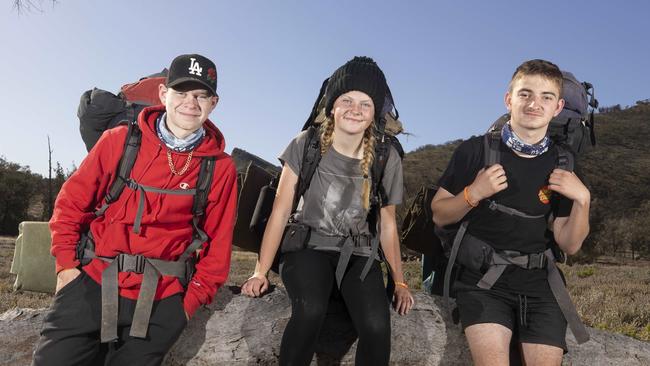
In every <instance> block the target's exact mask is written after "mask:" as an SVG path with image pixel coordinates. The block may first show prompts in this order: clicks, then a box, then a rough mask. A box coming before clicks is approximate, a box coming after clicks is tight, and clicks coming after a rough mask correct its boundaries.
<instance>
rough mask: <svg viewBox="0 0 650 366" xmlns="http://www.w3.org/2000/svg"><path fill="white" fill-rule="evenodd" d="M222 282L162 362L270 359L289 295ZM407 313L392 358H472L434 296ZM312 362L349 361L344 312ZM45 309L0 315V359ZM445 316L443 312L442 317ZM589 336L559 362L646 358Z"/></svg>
mask: <svg viewBox="0 0 650 366" xmlns="http://www.w3.org/2000/svg"><path fill="white" fill-rule="evenodd" d="M237 292H238V291H237V288H223V289H222V290H220V291H219V294H218V295H217V297H216V299H215V301H214V303H213V304H211V305H210V306H208V307H206V308H204V309H201V310H199V311H198V312H197V313H196V315H195V317H194V318H193V319H192V320H191V321H190V323H189V324H188V327H187V329H186V330H185V332H184V333H183V335H182V336H181V338H180V339H179V341H178V342H177V343H176V345H175V346H174V347H173V349H172V350H171V352H170V353H169V355H168V357H167V359H166V360H165V365H168V366H169V365H188V366H190V365H197V366H198V365H250V364H259V365H275V364H277V356H278V353H279V347H280V339H281V337H282V331H283V329H284V327H285V325H286V323H287V321H288V319H289V316H290V308H289V300H288V299H287V297H286V293H285V292H284V290H281V289H277V288H276V289H275V290H274V291H273V292H271V293H269V294H267V295H266V296H264V297H262V298H260V299H250V298H247V297H244V296H241V295H238V294H237ZM415 299H416V306H415V307H414V309H413V311H412V312H411V313H409V315H407V316H399V315H397V314H395V313H394V312H393V313H392V345H391V363H392V364H394V365H467V364H471V357H470V355H469V351H468V349H467V344H466V342H465V339H464V337H463V335H462V333H461V331H460V328H459V327H458V326H456V325H454V324H453V323H451V322H449V320H448V317H447V316H446V315H445V314H443V312H441V310H440V299H439V298H433V297H430V296H427V295H425V294H423V293H417V294H415ZM334 307H335V309H333V310H332V314H330V315H328V320H327V321H326V324H325V329H324V330H323V332H322V336H321V340H320V344H319V346H318V352H317V355H316V357H315V359H314V362H313V363H312V364H315V365H353V364H354V353H355V349H356V348H355V347H356V343H355V333H354V330H353V329H352V328H351V327H350V325H349V322H348V319H346V316H345V315H344V314H345V313H344V312H342V311H340V310H341V309H340V308H339V306H334ZM45 311H46V309H38V310H33V309H13V310H10V311H7V312H5V313H4V314H1V315H0V365H28V364H29V362H30V359H31V353H32V350H33V347H34V344H35V342H36V340H37V338H38V331H39V329H40V326H41V322H42V321H43V316H44V314H45ZM443 315H444V316H443ZM589 333H590V334H591V338H592V340H591V341H589V342H587V343H585V344H583V345H581V346H577V345H576V343H575V339H574V338H573V336H571V335H570V334H569V335H567V340H568V343H569V354H568V355H567V356H566V357H565V359H564V364H566V365H650V344H649V343H645V342H641V341H638V340H635V339H632V338H629V337H626V336H622V335H618V334H612V333H609V332H605V331H599V330H595V329H589Z"/></svg>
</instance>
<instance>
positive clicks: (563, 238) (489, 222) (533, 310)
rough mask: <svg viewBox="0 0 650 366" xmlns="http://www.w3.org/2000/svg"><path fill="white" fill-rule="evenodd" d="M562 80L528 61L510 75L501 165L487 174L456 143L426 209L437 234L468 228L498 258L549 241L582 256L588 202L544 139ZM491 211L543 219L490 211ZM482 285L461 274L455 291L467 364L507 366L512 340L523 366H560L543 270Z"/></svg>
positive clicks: (479, 160) (471, 145) (560, 348)
mask: <svg viewBox="0 0 650 366" xmlns="http://www.w3.org/2000/svg"><path fill="white" fill-rule="evenodd" d="M562 80H563V79H562V73H561V72H560V70H559V68H558V67H557V66H556V65H554V64H552V63H550V62H548V61H544V60H531V61H526V62H524V63H523V64H521V65H520V66H519V67H518V68H517V70H516V71H515V73H514V75H513V77H512V80H511V81H510V85H509V88H508V91H507V93H506V95H505V104H506V107H507V108H508V111H509V112H510V115H511V119H510V121H509V122H508V124H506V125H505V126H504V127H503V130H502V134H501V137H502V142H501V146H500V150H501V153H500V163H497V164H494V165H492V166H489V167H484V162H485V158H484V154H485V152H484V146H483V145H484V141H485V140H484V138H483V137H482V136H480V137H474V138H471V139H469V140H467V141H465V142H464V143H462V144H461V145H460V146H459V147H458V148H457V149H456V151H455V152H454V155H453V157H452V159H451V161H450V163H449V165H448V167H447V169H446V171H445V173H444V174H443V176H442V178H441V179H440V182H439V186H440V189H439V190H438V192H437V194H436V195H435V197H434V198H433V201H432V203H431V208H432V210H433V221H434V222H435V224H436V225H438V226H445V225H450V224H454V223H457V222H460V221H464V220H469V225H468V228H467V232H468V233H469V234H471V235H472V236H474V237H476V238H479V239H481V240H483V241H484V242H486V243H489V244H490V245H491V246H492V247H493V248H494V249H495V250H496V251H497V252H502V251H504V250H515V251H518V252H520V253H524V254H529V253H541V252H544V251H545V250H546V249H547V248H548V247H549V246H550V245H551V244H552V241H553V239H554V240H555V242H556V243H557V245H558V246H559V248H560V249H561V250H562V251H564V252H565V253H567V254H575V253H576V252H577V251H578V250H580V247H581V246H582V242H583V241H584V239H585V238H586V236H587V234H588V233H589V201H590V193H589V190H588V189H587V188H586V187H585V186H584V184H583V183H582V182H581V181H580V179H579V178H578V177H577V176H576V175H575V174H574V173H572V172H568V171H566V170H562V169H557V168H556V160H557V154H558V153H557V150H556V149H555V148H554V146H553V142H552V141H550V139H549V138H548V136H547V129H548V126H549V123H550V121H551V119H552V118H553V117H555V116H557V115H558V114H559V113H560V111H561V110H562V108H563V106H564V100H563V99H562V95H561V91H562ZM491 201H496V202H499V203H500V204H502V205H504V206H508V207H511V208H514V209H516V210H518V211H520V212H523V213H525V214H526V215H529V216H530V217H539V216H542V217H540V218H535V219H531V218H530V217H528V218H524V217H519V216H516V215H510V214H507V213H504V212H500V211H495V210H491V209H490V208H489V207H488V206H489V202H491ZM551 213H552V214H553V216H554V217H555V220H554V221H553V223H552V232H550V231H549V230H548V224H547V218H548V216H549V214H551ZM551 235H552V237H551ZM481 277H482V274H481V273H478V272H473V271H471V270H467V269H464V270H463V271H462V273H461V275H460V277H459V279H458V280H457V281H456V282H455V284H454V288H455V290H456V300H457V305H458V309H459V314H460V320H461V323H462V325H463V328H464V330H465V335H466V337H467V341H468V343H469V347H470V350H471V353H472V358H473V360H474V363H475V364H476V365H507V364H508V359H509V344H510V340H511V338H512V334H513V331H514V332H516V334H517V338H518V340H519V341H520V342H521V343H520V345H521V351H522V356H523V358H524V361H525V363H526V365H529V366H530V365H560V364H561V362H562V355H563V352H564V351H566V343H565V339H564V338H565V334H566V327H567V323H566V320H565V318H564V316H563V314H562V312H561V311H560V308H559V306H558V304H557V302H556V300H555V298H554V296H553V293H552V292H551V289H550V286H549V283H548V281H547V272H546V269H544V268H540V269H523V268H520V267H517V266H515V265H508V266H507V268H506V270H505V271H504V273H503V274H502V275H501V276H500V277H499V278H498V280H497V281H496V283H495V284H494V285H493V286H492V288H491V289H489V290H486V289H482V288H479V287H478V286H477V282H478V281H479V280H480V279H481Z"/></svg>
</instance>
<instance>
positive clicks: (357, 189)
mask: <svg viewBox="0 0 650 366" xmlns="http://www.w3.org/2000/svg"><path fill="white" fill-rule="evenodd" d="M306 139H307V132H306V131H303V132H301V133H300V134H299V135H298V136H296V138H294V139H293V140H292V141H291V143H290V144H289V146H287V148H286V149H285V150H284V152H283V153H282V154H281V155H280V157H279V159H280V161H281V162H282V163H283V164H287V165H288V166H289V168H291V170H292V171H293V172H294V173H296V175H299V174H300V168H301V164H302V157H303V151H304V148H305V140H306ZM359 162H360V160H359V159H354V158H350V157H347V156H345V155H342V154H340V153H338V152H337V151H336V150H334V148H333V147H330V148H329V150H328V151H327V152H326V153H325V155H323V157H322V159H321V161H320V163H319V164H318V167H317V169H316V172H315V173H314V176H313V177H312V180H311V183H310V185H309V188H308V189H307V191H306V192H305V195H304V196H303V199H302V200H301V202H300V204H299V205H298V209H297V211H296V213H295V216H294V217H295V219H296V220H297V221H299V222H302V223H303V224H306V225H309V226H310V227H311V228H312V230H316V231H317V232H318V233H319V234H321V235H326V236H348V235H350V233H352V234H354V235H357V234H370V231H369V229H368V222H367V220H366V217H367V215H368V212H367V211H366V210H364V209H363V205H362V203H361V190H362V187H363V175H362V172H361V167H360V165H359ZM382 185H383V186H384V189H385V192H386V196H387V197H388V201H387V202H384V205H398V204H400V203H402V196H403V194H404V185H403V178H402V161H401V159H400V158H399V154H398V153H397V151H396V150H395V149H394V148H393V147H391V150H390V153H389V156H388V160H387V162H386V168H385V171H384V177H383V179H382Z"/></svg>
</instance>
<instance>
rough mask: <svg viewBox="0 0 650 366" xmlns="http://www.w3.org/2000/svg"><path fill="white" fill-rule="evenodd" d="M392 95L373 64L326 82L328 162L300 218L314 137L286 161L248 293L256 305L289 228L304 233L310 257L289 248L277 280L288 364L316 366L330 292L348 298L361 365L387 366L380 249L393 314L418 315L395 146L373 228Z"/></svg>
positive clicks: (357, 64)
mask: <svg viewBox="0 0 650 366" xmlns="http://www.w3.org/2000/svg"><path fill="white" fill-rule="evenodd" d="M387 94H388V85H387V84H386V78H385V76H384V74H383V72H382V71H381V69H380V68H379V67H378V66H377V64H376V63H375V62H374V61H373V60H372V59H371V58H368V57H355V58H354V59H352V60H351V61H349V62H347V63H346V64H345V65H343V66H341V67H340V68H339V69H337V70H336V71H335V72H334V74H333V75H332V76H331V77H330V78H329V80H328V83H327V89H326V91H325V95H324V102H325V103H324V105H325V112H326V118H325V120H324V121H323V122H322V123H321V125H320V128H319V129H318V131H317V133H318V134H319V135H320V136H319V137H320V150H321V151H320V152H321V160H320V162H319V163H318V166H317V168H316V171H315V173H314V175H313V176H312V179H311V181H310V182H308V183H309V187H308V188H307V190H306V191H305V193H304V194H303V196H302V197H297V198H299V199H300V201H299V203H298V204H297V207H296V209H295V212H292V210H293V209H294V207H295V206H294V195H295V192H296V184H297V183H298V176H299V174H300V171H301V164H302V163H303V161H302V159H303V153H304V149H305V142H306V141H307V139H308V131H303V132H301V133H300V134H299V135H298V136H297V137H296V138H295V139H294V140H293V141H292V142H291V143H290V144H289V146H288V147H287V148H286V150H285V151H284V152H283V153H282V155H281V156H280V160H281V162H282V164H283V169H282V175H281V177H280V181H279V186H278V190H277V195H276V198H275V202H274V204H273V212H272V213H271V216H270V218H269V221H268V224H267V226H266V231H265V233H264V238H263V240H262V247H261V249H260V255H259V259H258V262H257V266H256V268H255V273H254V274H253V276H252V277H251V278H249V279H248V280H247V281H246V282H245V283H244V284H243V285H242V292H243V293H244V294H246V295H248V296H252V297H257V296H260V295H261V294H263V293H264V292H265V291H266V290H267V289H268V286H269V281H268V279H267V272H268V271H269V269H270V268H271V266H272V263H273V259H274V257H275V254H276V252H277V251H278V248H279V247H280V244H281V242H282V241H283V232H284V230H285V226H287V222H289V223H290V224H289V225H295V224H296V223H297V224H299V225H303V227H307V230H308V231H309V235H308V236H307V238H308V239H307V240H306V243H305V245H304V248H301V249H299V250H296V251H292V252H287V251H286V250H284V249H285V248H284V243H283V245H282V249H283V250H282V251H283V252H284V253H283V254H282V256H281V257H280V275H281V278H282V281H283V283H284V285H285V287H286V289H287V293H288V295H289V297H290V298H291V304H292V309H291V319H290V320H289V323H288V324H287V327H286V329H285V331H284V335H283V337H282V344H281V346H280V364H281V365H308V364H309V363H310V362H311V360H312V357H313V354H314V349H315V346H316V342H317V340H318V335H319V332H320V329H321V326H322V325H323V322H324V320H325V314H326V312H327V306H328V303H329V299H330V296H331V294H332V293H333V292H339V293H340V295H341V297H342V298H343V301H344V302H345V305H346V308H347V310H348V312H349V314H350V318H351V319H352V323H353V325H354V327H355V329H356V331H357V334H358V336H359V342H358V345H357V353H356V364H357V365H387V364H388V361H389V357H390V311H389V302H388V301H387V298H386V291H385V288H384V281H383V275H382V271H381V267H380V262H379V255H378V247H379V246H381V250H382V252H383V254H384V256H385V258H386V260H387V262H388V264H389V265H390V267H391V275H392V277H393V281H394V282H395V285H396V286H395V292H394V295H393V306H394V308H395V310H396V311H397V312H398V313H399V314H400V315H404V314H406V313H407V312H408V311H409V310H410V309H411V308H412V306H413V297H412V296H411V294H410V292H409V290H408V286H407V285H406V283H405V282H404V277H403V275H402V264H401V261H400V258H401V257H400V248H399V240H398V236H397V225H396V222H395V206H396V205H397V204H400V203H401V201H402V195H403V183H402V165H401V164H402V163H401V160H400V157H399V155H398V153H397V151H396V150H395V149H394V148H393V147H392V146H391V151H390V153H389V155H388V158H387V162H386V167H385V170H384V174H383V178H382V179H381V182H380V184H381V186H382V187H381V188H383V192H384V193H385V195H383V197H384V199H383V200H382V202H381V206H382V207H381V208H378V210H379V216H378V217H379V222H378V223H377V224H376V225H370V224H369V221H370V222H376V220H368V219H369V218H372V217H375V214H373V213H372V212H374V211H373V210H372V209H371V208H372V207H371V193H372V192H371V190H372V180H373V179H374V178H375V177H372V174H371V171H372V169H371V167H372V165H373V159H374V153H375V129H376V124H377V122H378V121H379V117H380V115H381V114H382V112H384V111H385V110H387V109H389V108H392V105H390V106H388V105H387V106H385V105H384V104H385V102H386V101H387V100H388V101H390V103H386V104H392V101H391V98H387ZM384 107H386V108H384ZM313 116H314V113H312V117H313ZM296 201H298V200H296ZM369 212H370V214H369ZM369 215H373V216H369ZM377 233H378V234H377ZM285 241H286V238H285Z"/></svg>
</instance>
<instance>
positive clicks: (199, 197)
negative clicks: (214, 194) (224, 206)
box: [192, 156, 216, 218]
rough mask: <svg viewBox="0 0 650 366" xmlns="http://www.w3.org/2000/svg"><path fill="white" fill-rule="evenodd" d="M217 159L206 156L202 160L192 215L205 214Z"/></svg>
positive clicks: (199, 215)
mask: <svg viewBox="0 0 650 366" xmlns="http://www.w3.org/2000/svg"><path fill="white" fill-rule="evenodd" d="M215 161H216V158H215V157H214V156H208V157H205V158H203V160H202V161H201V168H200V170H199V177H198V179H197V182H196V193H195V194H194V203H193V204H192V215H193V216H194V217H196V218H198V217H201V216H203V215H205V207H206V205H207V203H208V193H209V192H210V186H211V185H212V176H213V172H214V165H215Z"/></svg>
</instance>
